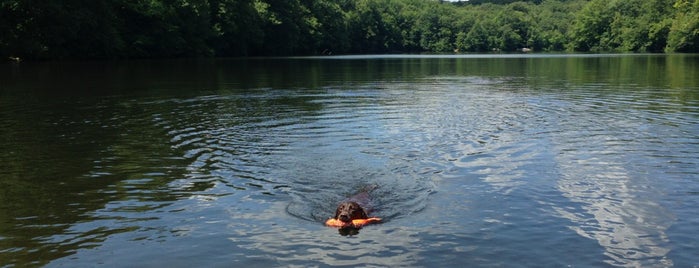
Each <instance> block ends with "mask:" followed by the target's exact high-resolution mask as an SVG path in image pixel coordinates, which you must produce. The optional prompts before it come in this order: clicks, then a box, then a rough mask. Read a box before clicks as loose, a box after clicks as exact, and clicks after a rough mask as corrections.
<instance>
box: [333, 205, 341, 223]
mask: <svg viewBox="0 0 699 268" xmlns="http://www.w3.org/2000/svg"><path fill="white" fill-rule="evenodd" d="M341 208H342V205H339V206H337V209H335V217H333V218H334V219H336V220H337V216H340V209H341Z"/></svg>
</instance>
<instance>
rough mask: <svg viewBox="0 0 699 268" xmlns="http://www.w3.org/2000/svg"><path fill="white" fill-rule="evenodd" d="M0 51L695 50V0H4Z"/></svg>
mask: <svg viewBox="0 0 699 268" xmlns="http://www.w3.org/2000/svg"><path fill="white" fill-rule="evenodd" d="M0 18H2V19H1V20H0V32H1V33H2V34H1V35H0V57H2V58H7V57H10V56H11V57H21V58H34V59H62V58H122V57H129V58H133V57H196V56H252V55H308V54H331V53H335V54H338V53H340V54H341V53H393V52H447V53H450V52H454V51H458V52H487V51H503V52H514V51H517V50H521V49H522V48H528V49H533V50H534V51H562V50H570V51H583V52H585V51H641V52H643V51H647V52H662V51H667V52H675V51H678V52H698V51H699V1H697V0H532V1H524V0H521V1H517V0H471V1H468V2H466V1H462V2H445V1H438V0H140V1H131V0H103V1H92V0H55V1H31V0H0Z"/></svg>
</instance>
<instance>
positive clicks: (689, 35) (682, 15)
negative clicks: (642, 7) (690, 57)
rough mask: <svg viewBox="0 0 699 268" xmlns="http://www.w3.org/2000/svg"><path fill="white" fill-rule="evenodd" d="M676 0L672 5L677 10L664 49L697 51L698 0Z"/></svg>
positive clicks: (698, 39)
mask: <svg viewBox="0 0 699 268" xmlns="http://www.w3.org/2000/svg"><path fill="white" fill-rule="evenodd" d="M690 2H691V1H690V0H677V1H676V2H675V4H674V5H673V6H674V8H675V9H676V10H677V13H676V16H675V19H674V20H673V22H672V26H671V28H670V32H669V34H668V41H667V47H666V51H670V52H673V51H678V52H697V51H699V1H696V0H695V1H694V3H690Z"/></svg>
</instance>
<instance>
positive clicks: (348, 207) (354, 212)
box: [335, 201, 369, 222]
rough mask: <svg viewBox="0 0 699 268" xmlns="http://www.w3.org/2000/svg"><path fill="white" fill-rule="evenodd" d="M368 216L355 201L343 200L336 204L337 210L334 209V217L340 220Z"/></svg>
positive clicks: (345, 220) (344, 220) (346, 220)
mask: <svg viewBox="0 0 699 268" xmlns="http://www.w3.org/2000/svg"><path fill="white" fill-rule="evenodd" d="M367 218H369V216H367V215H366V212H365V211H364V209H363V208H362V206H360V205H359V204H357V202H352V201H345V202H342V203H340V205H338V206H337V211H335V219H337V220H340V221H342V222H351V221H352V220H356V219H367Z"/></svg>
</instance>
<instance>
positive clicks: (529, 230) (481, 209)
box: [0, 55, 699, 267]
mask: <svg viewBox="0 0 699 268" xmlns="http://www.w3.org/2000/svg"><path fill="white" fill-rule="evenodd" d="M0 70H2V74H0V78H1V80H2V82H1V83H2V84H0V86H1V87H2V90H1V91H0V93H2V95H0V128H2V132H0V133H2V134H0V146H1V149H2V150H1V152H0V266H2V267H5V266H7V267H13V266H17V267H23V266H41V265H47V266H50V267H61V266H62V267H76V266H78V267H80V266H83V267H92V266H95V265H105V266H122V267H134V266H141V267H143V266H146V267H147V266H151V267H167V266H170V267H192V266H202V267H208V266H219V267H246V266H253V267H275V266H301V267H312V266H390V267H448V266H453V267H455V266H458V267H480V266H495V267H498V266H502V267H537V266H548V267H566V266H572V267H600V266H627V267H639V266H640V267H671V266H676V267H696V266H699V255H698V254H697V252H699V240H698V239H696V237H697V236H698V235H699V211H698V210H697V207H699V78H698V76H697V75H696V74H697V73H699V57H697V56H695V55H671V56H666V55H621V56H620V55H601V56H600V55H556V56H536V55H535V56H531V55H504V56H503V55H496V56H460V57H453V56H411V57H405V56H387V57H338V58H298V59H249V60H239V59H231V60H183V61H136V62H116V63H114V62H112V63H100V62H91V63H20V64H4V65H0ZM367 185H377V186H378V188H377V189H376V190H375V191H374V192H373V193H372V194H373V195H372V196H373V202H374V204H375V205H376V207H375V209H376V211H375V212H374V216H378V217H382V218H383V219H384V223H382V224H378V225H370V226H367V227H364V228H363V229H361V230H360V231H359V233H358V234H354V235H350V236H343V235H341V234H340V233H339V232H338V230H337V229H334V228H329V227H325V226H323V222H324V220H325V219H327V218H328V217H330V216H332V214H333V212H334V210H335V206H336V204H337V202H339V201H341V200H342V199H344V198H345V197H347V196H349V195H351V194H353V193H354V192H356V191H357V190H359V189H361V188H362V187H365V186H367Z"/></svg>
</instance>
